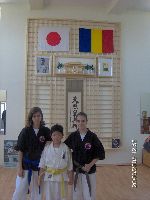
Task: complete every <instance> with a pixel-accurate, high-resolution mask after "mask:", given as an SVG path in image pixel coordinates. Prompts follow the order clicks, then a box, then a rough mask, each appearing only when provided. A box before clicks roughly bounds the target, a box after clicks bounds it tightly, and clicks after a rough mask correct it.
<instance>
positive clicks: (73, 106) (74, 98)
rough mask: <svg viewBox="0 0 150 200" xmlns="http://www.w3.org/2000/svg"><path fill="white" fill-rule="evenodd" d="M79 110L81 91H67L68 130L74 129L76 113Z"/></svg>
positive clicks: (75, 127)
mask: <svg viewBox="0 0 150 200" xmlns="http://www.w3.org/2000/svg"><path fill="white" fill-rule="evenodd" d="M79 112H81V92H68V132H69V133H70V132H73V131H76V129H77V126H76V121H75V119H76V115H77V113H79Z"/></svg>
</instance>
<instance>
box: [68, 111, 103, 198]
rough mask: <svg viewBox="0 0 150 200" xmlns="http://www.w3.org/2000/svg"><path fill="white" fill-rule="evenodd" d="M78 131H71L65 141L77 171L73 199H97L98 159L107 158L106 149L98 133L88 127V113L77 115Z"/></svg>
mask: <svg viewBox="0 0 150 200" xmlns="http://www.w3.org/2000/svg"><path fill="white" fill-rule="evenodd" d="M76 124H77V131H75V132H73V133H71V134H70V135H69V136H68V138H67V139H66V140H65V143H66V144H67V145H68V147H69V148H70V149H71V150H72V159H73V168H74V172H75V177H74V189H73V200H83V199H84V200H96V174H95V172H96V165H95V163H96V162H97V160H103V159H104V158H105V151H104V147H103V145H102V143H101V142H100V140H99V139H98V137H97V135H96V134H95V133H93V132H91V131H90V130H89V129H88V128H87V115H86V113H84V112H80V113H78V114H77V116H76Z"/></svg>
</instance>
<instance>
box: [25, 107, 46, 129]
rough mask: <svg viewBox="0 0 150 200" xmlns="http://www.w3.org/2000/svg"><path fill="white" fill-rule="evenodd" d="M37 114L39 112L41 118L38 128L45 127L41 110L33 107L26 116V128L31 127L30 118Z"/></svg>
mask: <svg viewBox="0 0 150 200" xmlns="http://www.w3.org/2000/svg"><path fill="white" fill-rule="evenodd" d="M37 112H39V113H40V114H41V117H42V119H41V122H40V126H42V125H45V122H44V121H43V113H42V110H41V108H39V107H33V108H31V110H30V111H29V114H28V117H27V123H26V127H30V126H33V121H32V117H33V115H34V114H35V113H37Z"/></svg>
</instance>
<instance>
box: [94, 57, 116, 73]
mask: <svg viewBox="0 0 150 200" xmlns="http://www.w3.org/2000/svg"><path fill="white" fill-rule="evenodd" d="M112 72H113V59H112V58H103V57H99V58H98V76H99V77H111V76H112Z"/></svg>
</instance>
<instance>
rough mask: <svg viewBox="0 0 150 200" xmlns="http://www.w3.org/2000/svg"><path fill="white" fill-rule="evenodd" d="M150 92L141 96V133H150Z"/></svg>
mask: <svg viewBox="0 0 150 200" xmlns="http://www.w3.org/2000/svg"><path fill="white" fill-rule="evenodd" d="M149 102H150V93H144V94H142V95H141V98H140V118H141V134H150V103H149Z"/></svg>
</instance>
